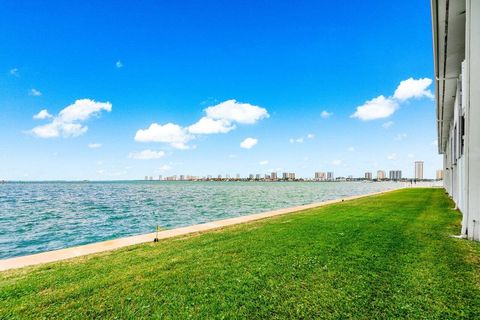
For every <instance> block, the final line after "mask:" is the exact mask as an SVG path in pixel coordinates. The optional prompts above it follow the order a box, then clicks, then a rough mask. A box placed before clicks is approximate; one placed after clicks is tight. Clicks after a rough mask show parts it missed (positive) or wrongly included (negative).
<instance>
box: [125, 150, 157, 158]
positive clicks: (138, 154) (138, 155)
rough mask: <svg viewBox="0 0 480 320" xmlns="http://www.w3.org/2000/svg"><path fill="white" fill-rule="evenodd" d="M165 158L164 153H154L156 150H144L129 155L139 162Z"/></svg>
mask: <svg viewBox="0 0 480 320" xmlns="http://www.w3.org/2000/svg"><path fill="white" fill-rule="evenodd" d="M164 156H165V152H164V151H154V150H150V149H147V150H143V151H140V152H132V153H130V154H129V155H128V157H129V158H132V159H138V160H151V159H160V158H163V157H164Z"/></svg>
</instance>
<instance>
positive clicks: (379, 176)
mask: <svg viewBox="0 0 480 320" xmlns="http://www.w3.org/2000/svg"><path fill="white" fill-rule="evenodd" d="M385 178H386V174H385V171H383V170H378V171H377V180H385Z"/></svg>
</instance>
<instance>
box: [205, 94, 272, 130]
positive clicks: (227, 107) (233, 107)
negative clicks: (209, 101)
mask: <svg viewBox="0 0 480 320" xmlns="http://www.w3.org/2000/svg"><path fill="white" fill-rule="evenodd" d="M205 114H206V115H207V117H208V118H211V119H222V120H228V121H232V122H238V123H242V124H253V123H256V122H257V121H259V120H261V119H264V118H268V117H269V114H268V112H267V109H265V108H262V107H259V106H254V105H251V104H249V103H240V102H237V101H236V100H235V99H231V100H227V101H224V102H221V103H219V104H217V105H215V106H211V107H208V108H206V109H205Z"/></svg>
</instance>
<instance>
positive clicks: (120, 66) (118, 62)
mask: <svg viewBox="0 0 480 320" xmlns="http://www.w3.org/2000/svg"><path fill="white" fill-rule="evenodd" d="M115 67H117V68H118V69H120V68H122V67H123V63H122V61H120V60H118V61H117V62H116V63H115Z"/></svg>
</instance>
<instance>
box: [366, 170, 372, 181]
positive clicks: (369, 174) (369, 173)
mask: <svg viewBox="0 0 480 320" xmlns="http://www.w3.org/2000/svg"><path fill="white" fill-rule="evenodd" d="M365 179H367V180H372V173H371V172H365Z"/></svg>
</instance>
